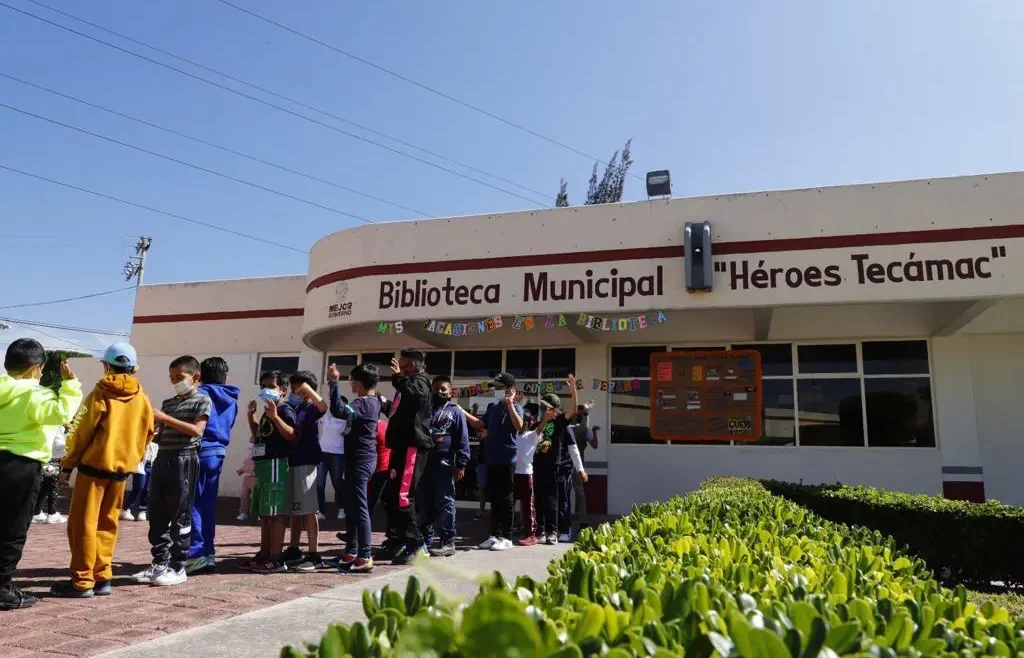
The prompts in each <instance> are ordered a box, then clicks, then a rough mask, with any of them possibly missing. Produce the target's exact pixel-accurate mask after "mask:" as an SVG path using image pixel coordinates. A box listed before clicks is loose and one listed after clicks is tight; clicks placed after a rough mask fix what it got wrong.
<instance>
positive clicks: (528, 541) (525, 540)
mask: <svg viewBox="0 0 1024 658" xmlns="http://www.w3.org/2000/svg"><path fill="white" fill-rule="evenodd" d="M536 545H537V538H536V537H534V536H533V535H530V536H529V537H521V538H520V539H519V541H517V542H516V546H536Z"/></svg>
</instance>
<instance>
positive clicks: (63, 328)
mask: <svg viewBox="0 0 1024 658" xmlns="http://www.w3.org/2000/svg"><path fill="white" fill-rule="evenodd" d="M0 320H2V321H4V322H13V323H14V324H23V325H25V326H26V327H46V328H47V329H60V330H61V331H75V332H78V333H83V334H102V335H104V336H128V335H129V334H128V333H126V332H124V331H107V330H106V329H87V328H85V327H72V326H68V325H64V324H53V323H52V322H38V321H36V320H21V319H18V318H4V317H0Z"/></svg>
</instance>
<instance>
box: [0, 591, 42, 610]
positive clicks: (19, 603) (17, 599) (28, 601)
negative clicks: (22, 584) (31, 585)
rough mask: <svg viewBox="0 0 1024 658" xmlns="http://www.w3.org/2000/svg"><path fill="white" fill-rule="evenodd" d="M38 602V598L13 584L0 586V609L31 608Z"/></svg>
mask: <svg viewBox="0 0 1024 658" xmlns="http://www.w3.org/2000/svg"><path fill="white" fill-rule="evenodd" d="M37 603H39V599H37V598H36V597H34V596H32V595H31V594H27V593H25V592H22V591H21V590H20V589H18V588H17V587H15V586H14V585H6V586H3V587H0V610H20V609H22V608H31V607H32V606H34V605H35V604H37Z"/></svg>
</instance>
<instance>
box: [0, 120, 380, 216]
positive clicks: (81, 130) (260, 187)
mask: <svg viewBox="0 0 1024 658" xmlns="http://www.w3.org/2000/svg"><path fill="white" fill-rule="evenodd" d="M0 108H3V109H5V110H10V111H11V112H17V113H18V114H21V115H24V116H28V117H32V118H33V119H39V120H40V121H45V122H47V123H51V124H53V125H55V126H60V127H62V128H67V129H68V130H74V131H75V132H79V133H82V134H83V135H89V136H90V137H95V138H97V139H102V140H103V141H106V142H110V143H111V144H117V145H118V146H123V147H125V148H129V149H132V150H134V151H139V152H140V153H145V154H147V155H152V156H154V157H157V158H160V159H161V160H167V161H168V162H174V163H176V164H180V165H183V166H185V167H190V168H192V169H196V170H198V171H202V172H205V173H207V174H210V175H212V176H217V177H218V178H223V179H225V180H230V181H234V182H236V183H241V184H242V185H247V186H249V187H252V188H255V189H257V190H262V191H264V192H269V193H270V194H276V195H277V196H280V197H284V198H285V199H290V200H292V201H298V202H299V203H304V204H306V205H308V206H313V207H314V208H319V209H321V210H326V211H328V212H332V213H335V214H337V215H342V216H343V217H351V218H352V219H358V220H359V221H361V222H366V223H367V224H372V223H373V221H372V220H369V219H366V218H365V217H360V216H359V215H354V214H352V213H350V212H346V211H344V210H339V209H338V208H333V207H331V206H325V205H323V204H322V203H317V202H316V201H310V200H309V199H303V198H302V197H298V196H295V195H293V194H288V193H287V192H281V191H280V190H275V189H274V188H272V187H267V186H265V185H260V184H259V183H253V182H252V181H247V180H245V179H244V178H237V177H235V176H231V175H230V174H225V173H222V172H219V171H216V170H214V169H208V168H206V167H203V166H200V165H197V164H193V163H191V162H188V161H186V160H179V159H178V158H173V157H171V156H169V155H164V154H163V153H157V152H156V151H150V150H149V149H145V148H142V147H141V146H135V145H134V144H129V143H128V142H122V141H121V140H119V139H114V138H113V137H108V136H106V135H101V134H100V133H94V132H92V131H91V130H86V129H85V128H79V127H78V126H73V125H71V124H70V123H64V122H63V121H57V120H56V119H51V118H49V117H44V116H43V115H41V114H36V113H35V112H29V111H28V110H22V109H20V108H17V107H14V106H13V105H7V104H6V103H0Z"/></svg>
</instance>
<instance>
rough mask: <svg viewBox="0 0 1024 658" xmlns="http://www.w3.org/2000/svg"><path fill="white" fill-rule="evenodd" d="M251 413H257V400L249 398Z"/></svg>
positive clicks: (253, 414) (251, 414)
mask: <svg viewBox="0 0 1024 658" xmlns="http://www.w3.org/2000/svg"><path fill="white" fill-rule="evenodd" d="M249 415H250V416H255V415H256V400H249Z"/></svg>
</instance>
